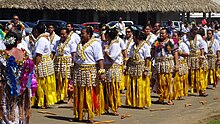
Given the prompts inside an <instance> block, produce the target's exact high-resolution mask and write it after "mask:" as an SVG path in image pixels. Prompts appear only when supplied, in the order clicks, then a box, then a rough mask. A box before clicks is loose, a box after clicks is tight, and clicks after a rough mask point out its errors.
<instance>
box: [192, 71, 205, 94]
mask: <svg viewBox="0 0 220 124" xmlns="http://www.w3.org/2000/svg"><path fill="white" fill-rule="evenodd" d="M189 74H190V82H189V83H190V88H191V93H194V89H196V90H197V92H198V88H199V87H200V86H199V85H200V83H201V82H200V80H201V79H200V77H202V76H204V74H202V76H201V75H200V70H199V69H191V70H190V71H189Z"/></svg>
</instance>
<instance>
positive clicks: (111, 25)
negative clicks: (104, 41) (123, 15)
mask: <svg viewBox="0 0 220 124" xmlns="http://www.w3.org/2000/svg"><path fill="white" fill-rule="evenodd" d="M122 22H123V23H124V24H125V27H128V26H131V25H134V22H133V21H122ZM117 23H118V21H110V22H109V23H107V24H106V25H107V26H109V27H110V28H114V27H115V26H116V24H117Z"/></svg>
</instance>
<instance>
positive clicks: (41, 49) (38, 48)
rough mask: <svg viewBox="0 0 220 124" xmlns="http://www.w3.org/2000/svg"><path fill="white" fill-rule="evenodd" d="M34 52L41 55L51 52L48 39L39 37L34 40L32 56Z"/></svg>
mask: <svg viewBox="0 0 220 124" xmlns="http://www.w3.org/2000/svg"><path fill="white" fill-rule="evenodd" d="M36 53H38V54H42V55H43V56H44V55H50V54H51V49H50V41H49V40H48V39H47V38H45V37H41V38H40V39H39V40H38V41H36V44H35V52H34V56H36Z"/></svg>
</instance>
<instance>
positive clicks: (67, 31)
mask: <svg viewBox="0 0 220 124" xmlns="http://www.w3.org/2000/svg"><path fill="white" fill-rule="evenodd" d="M62 30H66V33H67V34H69V30H68V28H61V29H60V32H61V31H62Z"/></svg>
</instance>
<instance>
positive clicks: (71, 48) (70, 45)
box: [52, 40, 77, 56]
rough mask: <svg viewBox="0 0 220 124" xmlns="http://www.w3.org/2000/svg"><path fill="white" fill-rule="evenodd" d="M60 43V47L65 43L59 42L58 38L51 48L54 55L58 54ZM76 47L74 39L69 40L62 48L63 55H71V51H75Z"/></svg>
mask: <svg viewBox="0 0 220 124" xmlns="http://www.w3.org/2000/svg"><path fill="white" fill-rule="evenodd" d="M60 44H61V47H63V45H64V44H65V43H62V42H60V40H58V41H56V44H55V45H54V47H53V49H52V51H53V52H55V53H56V54H55V55H56V56H58V48H59V45H60ZM76 47H77V45H76V43H75V42H74V41H72V40H70V41H69V42H68V43H67V45H66V46H65V48H64V53H63V56H72V53H73V52H76Z"/></svg>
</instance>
